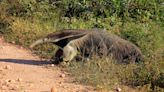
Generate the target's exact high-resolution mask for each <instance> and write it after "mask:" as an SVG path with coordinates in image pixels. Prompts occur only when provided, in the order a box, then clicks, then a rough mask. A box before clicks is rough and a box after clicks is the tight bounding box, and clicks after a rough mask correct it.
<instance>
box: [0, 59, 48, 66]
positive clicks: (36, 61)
mask: <svg viewBox="0 0 164 92" xmlns="http://www.w3.org/2000/svg"><path fill="white" fill-rule="evenodd" d="M0 62H10V63H18V64H27V65H43V64H51V62H50V61H47V60H24V59H0Z"/></svg>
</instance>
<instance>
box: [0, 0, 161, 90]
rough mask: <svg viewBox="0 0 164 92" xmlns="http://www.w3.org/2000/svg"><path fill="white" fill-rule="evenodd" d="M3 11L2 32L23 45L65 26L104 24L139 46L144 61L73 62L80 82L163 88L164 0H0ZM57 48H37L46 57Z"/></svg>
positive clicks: (7, 37)
mask: <svg viewBox="0 0 164 92" xmlns="http://www.w3.org/2000/svg"><path fill="white" fill-rule="evenodd" d="M0 11H1V13H0V34H1V35H2V36H4V37H5V39H6V40H7V41H8V42H13V41H15V42H16V44H19V45H23V46H25V47H28V46H29V44H30V43H32V42H33V41H34V40H36V39H38V38H40V37H43V36H45V35H46V34H48V33H51V32H53V31H57V30H59V29H64V28H72V29H80V28H81V29H91V28H103V29H106V30H108V31H110V32H112V33H115V34H117V35H119V36H121V37H122V38H124V39H126V40H129V41H131V42H133V43H134V44H136V45H137V46H138V47H139V48H141V50H142V52H143V54H144V56H145V60H144V64H141V65H135V66H133V65H117V64H113V63H112V60H106V59H101V60H95V61H97V62H95V61H91V62H89V63H83V62H81V63H79V62H78V63H76V62H72V63H71V65H70V66H68V67H67V69H68V70H69V71H70V72H72V73H73V75H74V76H75V77H76V79H77V80H78V81H79V82H82V83H89V84H91V85H93V86H96V87H98V88H104V89H106V88H107V89H108V88H111V87H112V85H116V84H117V85H128V86H129V85H131V86H133V87H138V86H139V88H138V89H142V90H143V89H144V87H145V85H150V87H149V86H148V87H146V90H147V91H152V90H154V91H159V90H164V89H163V88H164V85H163V84H164V68H163V67H164V63H163V62H164V1H163V0H0ZM47 48H48V49H47ZM49 48H50V49H49ZM53 49H55V47H52V46H50V45H43V46H38V47H36V48H35V51H36V53H39V54H41V55H42V56H44V57H47V56H51V55H50V54H54V52H52V50H53ZM97 65H98V66H97ZM100 66H101V67H100ZM93 68H94V69H93ZM75 70H76V71H75ZM83 70H85V71H83ZM109 70H110V71H109ZM79 71H80V72H79ZM93 72H94V74H93ZM79 73H80V74H79ZM84 74H85V75H87V76H84ZM81 76H83V77H81ZM113 77H115V78H113ZM109 78H111V79H112V78H113V80H109ZM157 87H161V88H162V89H157ZM144 92H145V91H144Z"/></svg>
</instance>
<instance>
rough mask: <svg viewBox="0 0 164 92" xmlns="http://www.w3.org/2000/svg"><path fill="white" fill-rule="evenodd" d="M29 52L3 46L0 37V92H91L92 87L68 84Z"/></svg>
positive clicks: (67, 79)
mask: <svg viewBox="0 0 164 92" xmlns="http://www.w3.org/2000/svg"><path fill="white" fill-rule="evenodd" d="M45 65H46V66H48V65H49V66H50V65H51V64H49V62H45V61H42V60H40V59H39V58H38V57H37V56H34V55H32V54H31V53H30V51H28V50H26V49H24V48H21V47H19V46H15V45H12V44H9V43H5V42H4V41H3V40H2V38H0V92H50V89H51V88H52V87H53V86H55V88H56V89H57V92H95V91H94V90H93V88H91V87H88V86H82V85H79V84H74V83H72V82H71V78H70V77H69V74H68V73H66V72H64V71H62V70H61V69H60V68H59V67H57V66H51V67H48V68H47V67H45Z"/></svg>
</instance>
